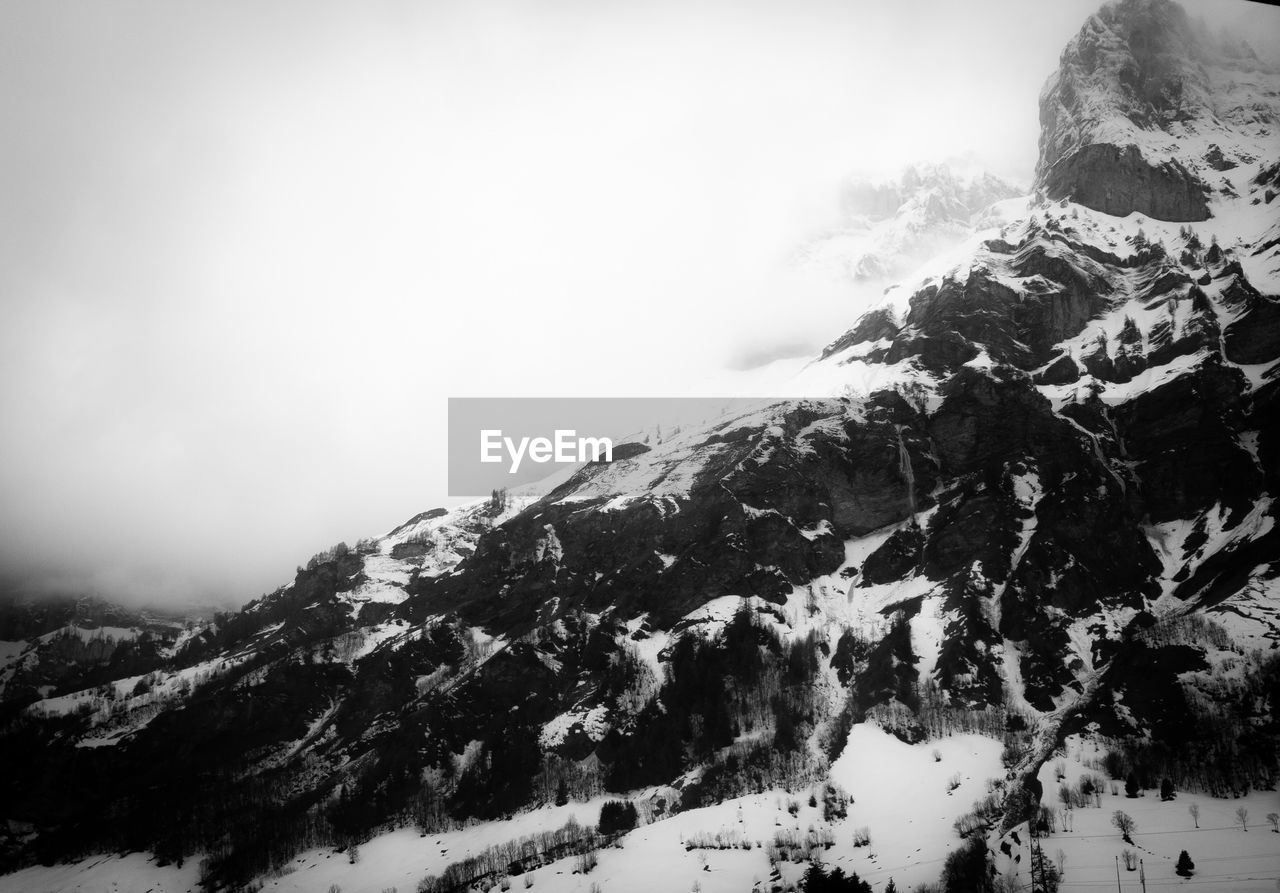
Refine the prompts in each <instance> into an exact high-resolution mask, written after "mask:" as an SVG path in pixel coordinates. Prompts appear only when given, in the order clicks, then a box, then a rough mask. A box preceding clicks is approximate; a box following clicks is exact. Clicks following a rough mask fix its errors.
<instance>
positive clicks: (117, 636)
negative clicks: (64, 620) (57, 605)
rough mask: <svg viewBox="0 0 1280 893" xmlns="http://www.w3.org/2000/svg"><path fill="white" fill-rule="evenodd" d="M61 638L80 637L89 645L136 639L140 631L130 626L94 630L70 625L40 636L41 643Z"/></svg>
mask: <svg viewBox="0 0 1280 893" xmlns="http://www.w3.org/2000/svg"><path fill="white" fill-rule="evenodd" d="M59 636H79V637H80V639H81V640H82V641H84V642H85V643H89V642H92V641H94V640H95V639H98V640H106V639H114V640H115V641H117V642H123V641H126V640H131V639H136V638H137V637H138V630H136V629H134V628H133V627H130V626H96V627H93V628H89V627H83V626H76V625H75V624H68V625H67V626H63V627H59V628H58V629H55V630H54V631H53V632H51V633H45V634H44V635H43V636H40V639H39V641H41V642H48V641H49V640H50V639H56V638H58V637H59Z"/></svg>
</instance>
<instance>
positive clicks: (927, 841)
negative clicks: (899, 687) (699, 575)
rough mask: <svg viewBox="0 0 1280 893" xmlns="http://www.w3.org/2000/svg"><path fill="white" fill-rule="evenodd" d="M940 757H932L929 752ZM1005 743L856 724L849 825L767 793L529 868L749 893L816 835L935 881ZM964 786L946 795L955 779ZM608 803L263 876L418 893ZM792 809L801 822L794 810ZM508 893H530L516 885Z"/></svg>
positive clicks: (542, 886) (611, 882)
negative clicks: (865, 833)
mask: <svg viewBox="0 0 1280 893" xmlns="http://www.w3.org/2000/svg"><path fill="white" fill-rule="evenodd" d="M934 748H937V749H938V750H939V751H940V752H941V754H942V760H941V761H940V762H938V761H935V759H934V757H933V755H932V752H933V750H934ZM1000 749H1001V746H1000V742H998V741H994V740H991V739H986V738H981V737H979V736H974V735H961V736H956V737H953V738H945V739H942V740H940V741H934V742H928V743H925V744H920V745H915V746H912V745H907V744H903V743H902V742H901V741H898V740H897V739H896V738H893V737H892V736H890V735H888V734H887V733H885V732H883V731H881V730H880V729H878V728H876V727H874V726H868V725H861V726H857V727H855V728H854V730H853V733H852V734H851V735H850V738H849V746H848V748H847V749H846V751H845V754H844V756H842V757H841V758H840V760H838V761H837V762H836V764H835V765H834V766H833V767H832V773H831V777H832V781H834V782H835V783H836V784H839V785H841V786H843V787H844V788H845V789H846V790H847V791H848V793H849V794H850V795H851V796H852V803H851V805H850V806H849V814H848V816H847V818H846V819H844V820H842V821H837V822H835V823H833V824H827V823H826V822H824V821H823V819H822V815H821V813H822V809H821V806H820V805H819V806H818V807H816V808H815V807H810V806H808V793H809V792H808V789H804V790H801V791H798V792H795V793H787V792H785V791H771V792H768V793H764V794H757V795H752V796H747V797H741V798H737V799H734V800H729V801H726V802H724V803H720V804H717V805H715V806H711V807H707V808H704V809H695V810H689V811H687V812H684V813H679V814H677V815H675V816H673V817H671V818H669V819H665V820H662V821H658V822H655V823H653V824H650V825H645V826H642V827H640V828H638V829H636V830H635V831H633V832H631V833H630V834H628V835H627V836H626V837H625V838H623V840H622V842H621V846H620V847H615V848H609V849H605V850H602V851H600V853H599V865H598V866H597V867H596V868H595V869H594V870H593V871H591V872H590V873H589V874H587V875H580V874H576V873H575V867H576V864H575V860H574V859H572V858H569V859H563V860H560V861H558V862H555V863H552V864H550V865H546V866H543V867H541V868H538V869H536V870H534V871H532V872H530V873H529V874H530V876H531V878H532V880H533V889H534V890H535V891H536V890H545V891H554V893H587V891H589V890H590V888H591V885H592V884H598V885H599V887H600V889H601V890H603V891H608V893H652V891H655V890H661V891H668V890H669V891H681V890H688V889H691V888H692V886H693V884H694V883H697V884H699V885H700V886H701V889H702V890H703V891H704V893H749V891H750V890H751V889H752V885H753V884H754V883H755V882H756V881H757V880H759V881H764V880H765V879H767V878H768V876H769V871H770V868H769V863H768V857H767V854H766V849H765V845H766V844H768V843H770V842H771V841H773V839H774V836H775V835H776V834H779V833H782V834H791V835H795V836H797V837H799V838H801V839H803V838H804V837H805V835H806V834H807V833H808V832H809V831H810V830H811V829H816V830H817V832H818V833H823V832H827V831H829V832H830V838H831V840H832V846H831V847H830V848H829V849H820V850H819V853H820V855H821V858H822V860H823V861H824V863H826V864H827V865H829V866H837V865H838V866H840V867H842V868H844V869H845V870H846V871H850V870H852V871H856V872H857V873H858V874H859V875H860V876H862V877H863V878H865V879H867V880H869V881H871V882H872V883H873V884H874V886H875V887H876V889H878V890H879V889H883V886H884V885H885V884H886V883H887V882H888V879H889V878H890V877H893V878H894V880H895V881H896V882H897V884H898V885H899V888H900V889H910V886H911V885H914V884H916V883H922V882H926V881H932V880H934V879H936V877H937V875H938V873H939V871H940V870H941V867H942V859H943V858H945V854H946V853H947V852H948V851H949V850H950V849H952V848H954V847H955V846H957V845H958V844H959V838H958V837H956V835H955V833H954V831H953V830H952V827H951V826H952V823H953V822H954V821H955V819H956V818H957V817H959V816H960V815H962V814H964V813H966V812H968V811H969V809H970V808H971V806H972V803H973V801H974V800H976V799H978V798H979V797H981V796H983V795H984V794H985V792H986V784H985V782H986V779H987V778H990V777H993V776H996V775H999V774H1001V766H1000ZM957 775H958V776H959V779H960V782H959V786H958V787H957V788H956V789H955V790H953V791H950V792H948V788H950V787H951V779H952V778H953V776H957ZM602 802H603V798H601V799H598V800H594V801H592V802H590V803H575V804H569V805H568V806H563V807H544V808H542V809H538V810H535V811H533V812H531V813H526V814H524V815H521V816H518V817H516V818H514V819H511V820H507V821H500V822H490V823H485V824H481V825H475V826H472V827H469V828H465V829H461V830H458V831H450V832H447V833H441V834H428V835H425V836H423V835H420V834H419V833H418V832H416V831H413V830H411V829H402V830H399V831H394V832H391V833H387V834H382V835H379V836H378V837H375V838H374V839H372V840H370V841H368V842H366V843H364V844H362V845H361V847H360V859H359V862H358V863H357V864H355V865H352V864H350V862H349V860H348V858H347V856H346V855H344V854H342V853H335V852H333V851H329V850H313V851H310V852H307V853H304V854H302V855H301V856H299V857H298V858H297V859H295V860H294V862H293V863H292V864H291V866H290V869H287V873H286V874H283V875H281V876H279V877H270V878H267V879H266V883H265V886H264V888H263V889H264V890H269V891H276V890H279V891H297V893H302V891H307V893H310V891H324V890H326V889H328V888H329V885H331V884H337V885H338V886H340V887H341V888H342V890H343V893H380V891H383V890H386V889H388V888H390V887H395V888H396V889H398V890H400V891H411V890H413V889H414V888H415V887H416V886H417V884H418V882H419V881H421V880H422V879H423V878H424V877H426V876H427V875H430V874H438V873H439V872H441V871H442V870H443V869H444V868H445V867H446V866H448V865H449V864H451V863H453V862H457V861H461V860H463V859H465V858H467V857H468V856H471V855H475V854H476V853H478V852H480V851H482V850H483V849H485V848H486V847H489V846H493V845H495V844H500V843H505V842H507V841H510V840H515V839H517V838H519V837H521V836H523V835H526V834H532V833H535V832H538V831H543V830H548V829H552V828H557V827H560V826H561V825H563V824H564V823H565V821H567V820H568V818H569V817H570V816H573V817H574V818H575V819H576V820H577V821H578V822H579V823H581V824H584V825H587V824H594V823H595V822H596V820H597V818H598V816H599V810H600V805H601V803H602ZM792 805H794V807H795V809H796V811H795V814H794V815H793V814H792V813H791V812H790V811H789V809H788V807H790V806H792ZM862 827H866V828H868V829H869V831H870V834H871V843H870V845H869V846H865V847H855V846H854V844H853V835H854V831H855V829H858V828H862ZM717 832H722V833H723V834H724V836H726V837H728V838H731V839H734V840H737V841H742V842H748V843H750V848H749V849H744V848H742V847H739V848H737V849H732V850H704V849H692V850H690V849H688V848H687V847H686V842H687V841H689V840H690V838H693V837H694V836H695V835H698V834H700V833H705V834H715V833H717ZM781 868H782V872H783V876H784V877H785V878H787V879H788V880H794V879H796V878H798V877H799V876H800V874H801V873H802V872H803V870H804V866H802V865H799V864H795V863H792V862H784V863H781ZM511 887H512V889H524V880H523V878H514V879H513V880H512V884H511Z"/></svg>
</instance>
